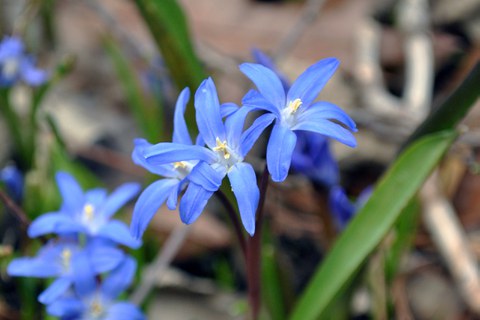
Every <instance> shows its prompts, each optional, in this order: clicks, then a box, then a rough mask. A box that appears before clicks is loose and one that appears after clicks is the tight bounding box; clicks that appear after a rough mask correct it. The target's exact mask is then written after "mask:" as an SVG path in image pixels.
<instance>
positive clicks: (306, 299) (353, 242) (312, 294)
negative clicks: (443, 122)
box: [290, 130, 457, 320]
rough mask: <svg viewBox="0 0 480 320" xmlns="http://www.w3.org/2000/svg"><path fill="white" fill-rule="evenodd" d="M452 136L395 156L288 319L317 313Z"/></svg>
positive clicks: (305, 318) (389, 224) (306, 318)
mask: <svg viewBox="0 0 480 320" xmlns="http://www.w3.org/2000/svg"><path fill="white" fill-rule="evenodd" d="M456 136H457V134H456V132H455V131H453V130H449V131H444V132H439V133H434V134H431V135H428V136H426V137H424V138H422V139H420V140H419V141H417V142H415V143H414V144H413V145H412V146H411V147H409V148H408V149H407V150H405V152H403V153H402V154H401V155H400V157H399V158H398V159H397V160H396V161H395V163H394V164H393V165H392V166H391V167H390V169H389V170H388V171H387V173H386V174H385V175H384V176H383V178H382V179H381V181H380V182H379V183H378V186H377V187H376V190H375V191H374V193H373V194H372V196H371V197H370V199H369V200H368V201H367V203H366V204H365V206H364V207H363V208H362V209H361V210H360V212H359V213H358V214H357V215H356V216H355V218H354V219H353V220H352V221H351V223H350V224H349V225H348V227H347V228H346V229H345V231H344V232H343V233H342V234H341V236H340V237H339V239H338V241H337V242H336V243H335V244H334V246H333V248H332V249H331V251H330V253H329V255H327V257H326V259H325V260H324V262H323V263H322V265H321V267H320V269H319V270H318V272H317V273H316V274H315V275H314V277H313V279H312V281H311V282H310V284H309V286H308V287H307V289H306V291H305V293H304V294H303V296H302V297H301V300H300V301H299V303H298V304H297V306H296V308H295V310H294V312H293V314H292V316H291V318H290V319H292V320H309V319H318V318H319V317H320V316H321V314H322V312H324V311H325V309H326V308H327V306H328V305H329V304H330V303H331V301H332V300H333V299H334V298H335V296H336V294H337V292H339V291H340V290H341V288H342V287H343V286H344V285H345V283H346V282H347V281H348V280H349V279H350V278H351V277H352V276H353V275H354V274H355V272H356V271H357V270H358V269H359V268H360V266H361V265H362V263H363V262H364V260H365V259H366V258H367V256H368V255H369V254H370V253H371V252H372V251H373V250H374V249H375V247H376V246H377V245H378V244H379V243H380V241H381V240H382V239H383V237H384V236H385V235H386V233H387V232H388V231H389V230H390V229H391V227H392V226H393V224H394V223H395V221H396V220H397V218H398V217H399V215H400V213H401V212H402V210H403V209H404V208H405V207H406V206H407V204H408V203H409V201H410V200H411V199H412V197H413V196H414V195H415V193H416V192H417V190H418V189H419V188H420V187H421V186H422V184H423V181H424V180H425V179H426V178H427V177H428V175H429V174H430V172H431V171H432V170H433V168H434V167H435V166H436V164H437V163H438V161H440V159H441V157H442V156H443V154H444V153H445V151H446V150H447V149H448V147H449V146H450V144H451V143H452V142H453V140H454V139H455V137H456Z"/></svg>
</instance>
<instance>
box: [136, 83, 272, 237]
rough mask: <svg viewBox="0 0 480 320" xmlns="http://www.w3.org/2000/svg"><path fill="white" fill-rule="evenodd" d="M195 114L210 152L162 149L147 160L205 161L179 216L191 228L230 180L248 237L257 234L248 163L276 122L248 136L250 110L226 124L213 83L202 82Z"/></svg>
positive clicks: (150, 151) (264, 122)
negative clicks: (266, 130)
mask: <svg viewBox="0 0 480 320" xmlns="http://www.w3.org/2000/svg"><path fill="white" fill-rule="evenodd" d="M195 110H196V119H197V125H198V129H199V131H200V135H201V137H202V139H203V140H204V142H205V144H206V147H203V146H199V145H185V144H180V143H159V144H156V145H154V146H152V147H149V148H146V149H145V151H144V157H145V158H146V161H147V163H149V164H150V165H161V164H165V163H175V162H179V161H191V160H198V161H200V162H199V163H198V164H197V165H196V166H195V167H194V168H193V169H192V170H191V172H190V174H189V175H188V177H187V178H188V180H189V184H188V187H187V190H186V192H185V194H184V195H183V197H182V199H181V201H180V208H179V209H180V216H181V219H182V221H183V222H184V223H187V224H190V223H192V222H194V221H195V220H196V219H197V218H198V216H199V215H200V214H201V213H202V211H203V209H204V208H205V206H206V204H207V202H208V199H209V198H210V197H211V196H212V195H213V193H214V192H215V191H217V190H218V189H219V188H220V185H221V183H222V180H223V179H224V178H225V176H228V179H229V181H230V185H231V187H232V190H233V193H234V194H235V197H236V199H237V203H238V207H239V211H240V217H241V219H242V222H243V225H244V227H245V229H246V230H247V232H248V233H249V234H253V233H254V232H255V211H256V209H257V205H258V199H259V190H258V187H257V184H256V181H257V180H256V176H255V172H254V170H253V168H252V166H251V165H250V164H248V163H246V162H244V161H243V160H244V157H245V155H246V154H247V153H248V151H250V149H251V148H252V146H253V144H254V143H255V141H256V140H257V139H258V136H259V135H260V134H261V132H262V131H263V130H264V128H265V127H266V126H268V124H269V123H270V122H271V121H272V119H270V118H268V117H267V118H262V119H261V120H260V121H255V122H254V123H253V124H252V126H251V127H250V128H248V129H247V130H245V131H243V126H244V122H245V117H246V115H247V114H248V112H249V111H250V109H249V108H244V107H242V108H237V109H236V110H235V111H234V112H233V114H231V115H230V116H229V117H228V118H227V119H226V120H225V122H223V120H222V111H221V107H220V103H219V101H218V95H217V91H216V88H215V84H214V83H213V81H212V79H210V78H209V79H207V80H204V81H203V82H202V84H201V85H200V87H199V88H198V90H197V92H196V94H195Z"/></svg>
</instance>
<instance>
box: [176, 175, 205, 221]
mask: <svg viewBox="0 0 480 320" xmlns="http://www.w3.org/2000/svg"><path fill="white" fill-rule="evenodd" d="M212 194H213V192H212V191H207V190H205V189H204V188H203V187H202V186H199V185H198V184H196V183H190V184H189V185H188V187H187V191H185V193H184V195H183V197H182V200H180V208H179V211H180V218H181V219H182V221H183V223H186V224H190V223H193V222H195V220H197V218H198V217H199V216H200V214H201V213H202V211H203V209H205V206H206V205H207V202H208V200H209V199H210V197H211V196H212Z"/></svg>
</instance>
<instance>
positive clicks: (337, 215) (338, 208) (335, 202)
mask: <svg viewBox="0 0 480 320" xmlns="http://www.w3.org/2000/svg"><path fill="white" fill-rule="evenodd" d="M371 194H372V188H371V187H368V188H366V189H364V190H363V191H362V192H361V193H360V195H359V196H358V198H357V200H356V201H355V202H351V201H350V199H348V197H347V195H346V193H345V190H343V188H342V187H340V186H334V187H333V188H331V189H330V194H329V197H328V205H329V207H330V211H331V213H332V214H333V217H334V219H335V223H336V224H337V227H338V229H339V230H342V229H344V228H345V227H346V226H347V224H348V222H349V221H350V220H351V219H352V218H353V216H355V214H356V213H357V211H358V210H360V209H361V208H362V207H363V205H364V204H365V202H366V201H367V200H368V198H369V197H370V195H371Z"/></svg>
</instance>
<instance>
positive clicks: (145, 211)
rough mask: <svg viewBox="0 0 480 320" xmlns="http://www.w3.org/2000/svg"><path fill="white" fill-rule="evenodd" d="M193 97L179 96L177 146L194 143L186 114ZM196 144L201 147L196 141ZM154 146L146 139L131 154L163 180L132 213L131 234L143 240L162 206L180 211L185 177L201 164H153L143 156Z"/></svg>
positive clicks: (145, 193)
mask: <svg viewBox="0 0 480 320" xmlns="http://www.w3.org/2000/svg"><path fill="white" fill-rule="evenodd" d="M189 96H190V91H189V89H188V88H185V89H183V91H182V92H181V93H180V95H179V97H178V99H177V103H176V106H175V115H174V129H173V137H172V141H173V142H174V143H178V144H183V145H186V146H192V145H193V143H192V139H191V138H190V134H189V133H188V129H187V125H186V123H185V118H184V113H185V108H186V106H187V102H188V99H189ZM197 140H198V141H197V144H202V143H203V142H202V141H201V139H197ZM151 146H152V144H150V143H148V142H147V141H146V140H144V139H136V140H135V148H134V149H133V152H132V159H133V162H134V163H135V164H137V165H139V166H142V167H144V168H145V169H147V170H148V171H150V172H151V173H154V174H157V175H159V176H162V177H164V179H160V180H158V181H155V182H154V183H152V184H151V185H150V186H148V187H147V188H146V189H145V190H144V191H143V192H142V194H141V195H140V197H139V198H138V200H137V202H136V204H135V208H134V209H133V217H132V223H131V225H130V232H131V233H132V235H133V236H134V237H135V238H140V237H141V236H142V234H143V233H144V232H145V229H146V228H147V225H148V223H149V222H150V220H151V219H152V218H153V216H154V214H155V213H156V212H157V210H158V208H160V206H161V205H162V204H163V203H165V202H166V203H167V207H168V208H169V209H170V210H174V209H175V208H176V207H177V201H178V195H179V193H180V192H181V191H182V190H183V189H184V188H185V187H186V184H187V183H188V180H186V177H187V176H188V174H189V173H190V172H191V171H192V169H193V167H194V166H195V165H196V164H197V163H198V160H182V161H176V162H172V163H163V164H150V163H148V162H147V161H146V160H145V157H144V156H143V154H144V152H145V150H146V149H148V148H149V147H151Z"/></svg>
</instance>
